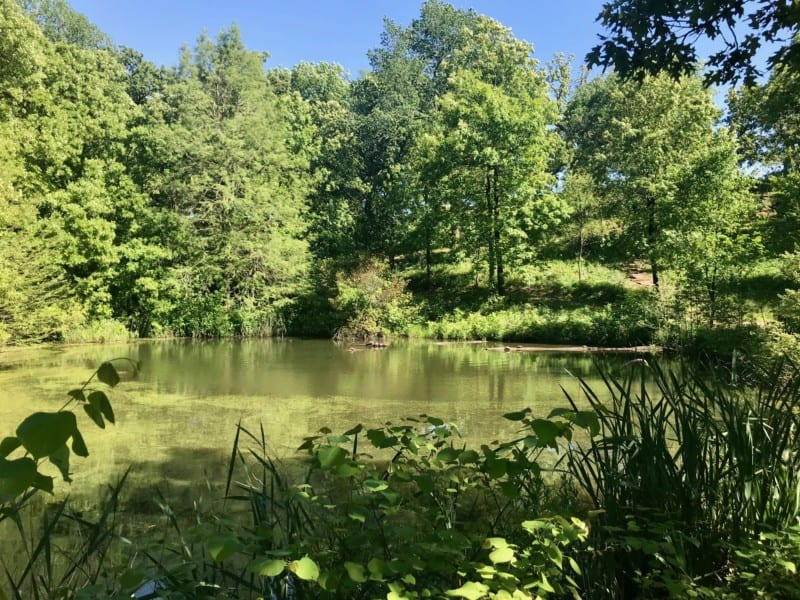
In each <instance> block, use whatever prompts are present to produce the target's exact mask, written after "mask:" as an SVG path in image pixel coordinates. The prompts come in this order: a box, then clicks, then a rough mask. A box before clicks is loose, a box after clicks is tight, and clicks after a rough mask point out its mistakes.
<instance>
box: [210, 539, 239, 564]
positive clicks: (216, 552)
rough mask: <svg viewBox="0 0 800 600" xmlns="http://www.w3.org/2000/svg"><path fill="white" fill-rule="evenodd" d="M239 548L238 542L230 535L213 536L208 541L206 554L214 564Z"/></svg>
mask: <svg viewBox="0 0 800 600" xmlns="http://www.w3.org/2000/svg"><path fill="white" fill-rule="evenodd" d="M239 548H240V544H239V540H237V539H236V538H235V537H234V536H232V535H213V536H211V538H210V539H209V540H208V552H209V554H211V558H212V559H214V561H215V562H222V561H224V560H225V559H227V558H229V557H230V556H232V555H233V554H235V553H236V552H237V551H238V550H239Z"/></svg>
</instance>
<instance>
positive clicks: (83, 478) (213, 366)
mask: <svg viewBox="0 0 800 600" xmlns="http://www.w3.org/2000/svg"><path fill="white" fill-rule="evenodd" d="M120 356H125V357H130V358H132V359H133V360H137V361H140V363H141V365H142V371H141V374H140V376H139V378H138V379H137V380H136V381H133V382H126V383H124V384H122V385H121V386H120V388H119V389H120V391H119V392H118V393H116V394H115V396H114V397H113V398H112V402H113V403H114V408H115V411H116V413H117V425H116V427H112V428H109V429H108V430H106V431H100V430H98V429H97V428H95V427H94V426H93V425H92V424H91V422H90V421H89V420H88V418H85V415H79V418H83V420H82V421H81V423H82V425H81V426H82V430H83V431H84V433H85V437H86V438H87V443H88V445H89V450H90V452H91V453H92V454H91V456H90V457H89V459H87V460H85V461H76V462H75V464H73V469H74V470H75V484H74V488H73V489H75V488H78V489H80V486H81V485H83V487H92V486H94V487H96V486H97V485H101V484H103V483H104V482H106V481H109V480H111V479H113V478H115V477H116V476H118V475H119V474H120V473H121V472H122V471H123V470H124V468H125V467H127V466H128V465H131V464H132V465H134V474H135V475H137V476H138V478H139V479H140V480H141V481H149V482H154V483H157V482H160V481H168V482H170V483H171V484H172V485H177V484H180V482H195V483H197V482H198V481H199V482H202V480H203V478H204V476H205V475H208V476H209V477H211V478H212V479H214V478H219V477H222V476H223V475H222V474H223V473H224V464H225V461H226V460H227V457H228V454H229V452H230V447H231V443H232V440H233V436H234V433H235V427H236V423H237V422H239V421H240V420H241V421H242V422H243V423H244V424H245V425H246V426H248V427H252V428H257V427H258V426H259V423H263V426H264V429H265V432H266V435H267V439H268V440H269V441H270V444H271V448H272V450H273V451H274V452H275V453H276V454H277V455H279V456H284V457H289V456H291V455H292V453H293V450H294V448H296V447H297V446H298V445H299V444H300V443H301V441H302V438H303V436H305V435H309V434H311V433H313V432H315V431H317V430H318V429H319V428H320V427H322V426H328V427H330V428H331V429H332V430H334V431H343V430H345V429H347V428H349V427H350V426H352V425H354V424H355V423H364V424H365V425H367V426H370V425H377V424H380V423H383V422H385V421H395V422H396V421H399V420H401V419H402V418H403V417H406V416H416V415H419V414H422V413H425V414H430V415H435V416H438V417H441V418H443V419H445V420H448V421H451V422H453V423H455V424H456V425H458V427H459V429H460V430H461V432H462V433H463V435H464V437H465V438H466V440H465V441H466V442H468V443H471V444H478V443H485V442H489V441H491V440H493V439H497V438H498V437H500V436H503V437H506V436H508V435H510V434H511V433H512V432H513V430H514V429H513V427H514V426H513V424H511V423H508V422H507V421H505V420H503V419H502V414H503V413H505V412H509V411H512V410H517V409H520V408H522V407H525V406H530V407H532V408H533V409H534V412H535V413H536V414H538V415H542V416H546V415H547V413H548V412H549V411H550V410H551V409H552V408H554V407H556V406H563V405H565V404H566V401H565V398H564V393H563V391H562V389H561V388H562V387H563V388H564V389H565V390H566V391H568V392H569V393H570V394H572V395H573V397H579V393H578V390H579V386H578V382H577V380H576V379H575V376H580V377H583V378H586V379H588V380H590V381H594V382H595V383H598V387H599V382H598V381H597V379H596V376H595V375H594V367H593V360H596V357H595V358H592V357H588V356H585V355H579V354H558V353H547V354H539V353H527V352H491V351H488V350H487V349H486V347H485V346H484V345H480V344H450V345H436V344H431V343H414V342H407V343H405V342H404V343H396V344H394V345H392V347H390V348H388V349H382V350H355V351H354V349H352V348H348V347H346V346H337V345H335V344H333V343H331V342H329V341H319V340H315V341H308V340H244V341H239V340H222V341H186V340H177V341H168V342H139V343H133V344H128V345H105V346H75V347H57V348H50V349H39V350H26V351H11V352H6V353H4V354H0V386H1V387H2V390H3V398H2V401H0V436H4V435H7V434H10V433H11V432H12V431H13V429H14V428H15V427H16V425H17V424H18V423H19V421H20V420H21V419H22V418H24V416H25V415H27V414H29V413H30V412H32V411H34V410H57V409H58V408H60V407H61V405H63V403H64V401H65V400H66V395H65V392H66V391H67V390H69V389H71V388H73V387H76V386H77V385H78V384H79V383H81V382H82V381H84V380H85V379H86V378H87V377H88V375H89V374H90V373H91V372H92V371H93V370H94V369H95V368H96V367H97V365H99V364H100V363H101V362H102V361H103V360H107V359H109V358H114V357H120ZM628 359H629V357H626V358H622V359H619V358H618V359H603V360H611V361H612V363H613V364H614V365H620V364H622V363H623V362H624V361H627V360H628Z"/></svg>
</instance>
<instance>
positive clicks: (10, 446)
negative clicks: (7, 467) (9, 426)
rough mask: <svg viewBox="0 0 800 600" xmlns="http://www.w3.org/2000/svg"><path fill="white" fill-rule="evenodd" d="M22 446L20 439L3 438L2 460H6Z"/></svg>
mask: <svg viewBox="0 0 800 600" xmlns="http://www.w3.org/2000/svg"><path fill="white" fill-rule="evenodd" d="M21 445H22V442H20V441H19V438H16V437H7V438H3V441H2V442H0V458H5V457H6V456H8V455H9V454H11V453H12V452H13V451H14V450H16V449H17V448H19V447H20V446H21Z"/></svg>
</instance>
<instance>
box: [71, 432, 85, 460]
mask: <svg viewBox="0 0 800 600" xmlns="http://www.w3.org/2000/svg"><path fill="white" fill-rule="evenodd" d="M72 451H73V452H74V453H75V454H76V455H77V456H82V457H84V458H86V457H87V456H89V449H88V448H87V447H86V442H84V441H83V436H82V435H81V432H80V430H79V429H76V430H75V431H73V432H72Z"/></svg>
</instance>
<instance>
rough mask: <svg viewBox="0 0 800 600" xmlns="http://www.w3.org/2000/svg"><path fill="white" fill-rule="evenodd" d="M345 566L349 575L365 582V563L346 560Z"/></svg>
mask: <svg viewBox="0 0 800 600" xmlns="http://www.w3.org/2000/svg"><path fill="white" fill-rule="evenodd" d="M344 568H345V569H347V575H348V577H350V579H352V580H353V581H355V582H356V583H364V582H365V581H367V579H368V577H367V570H366V569H365V568H364V565H360V564H358V563H354V562H348V561H345V563H344Z"/></svg>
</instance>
